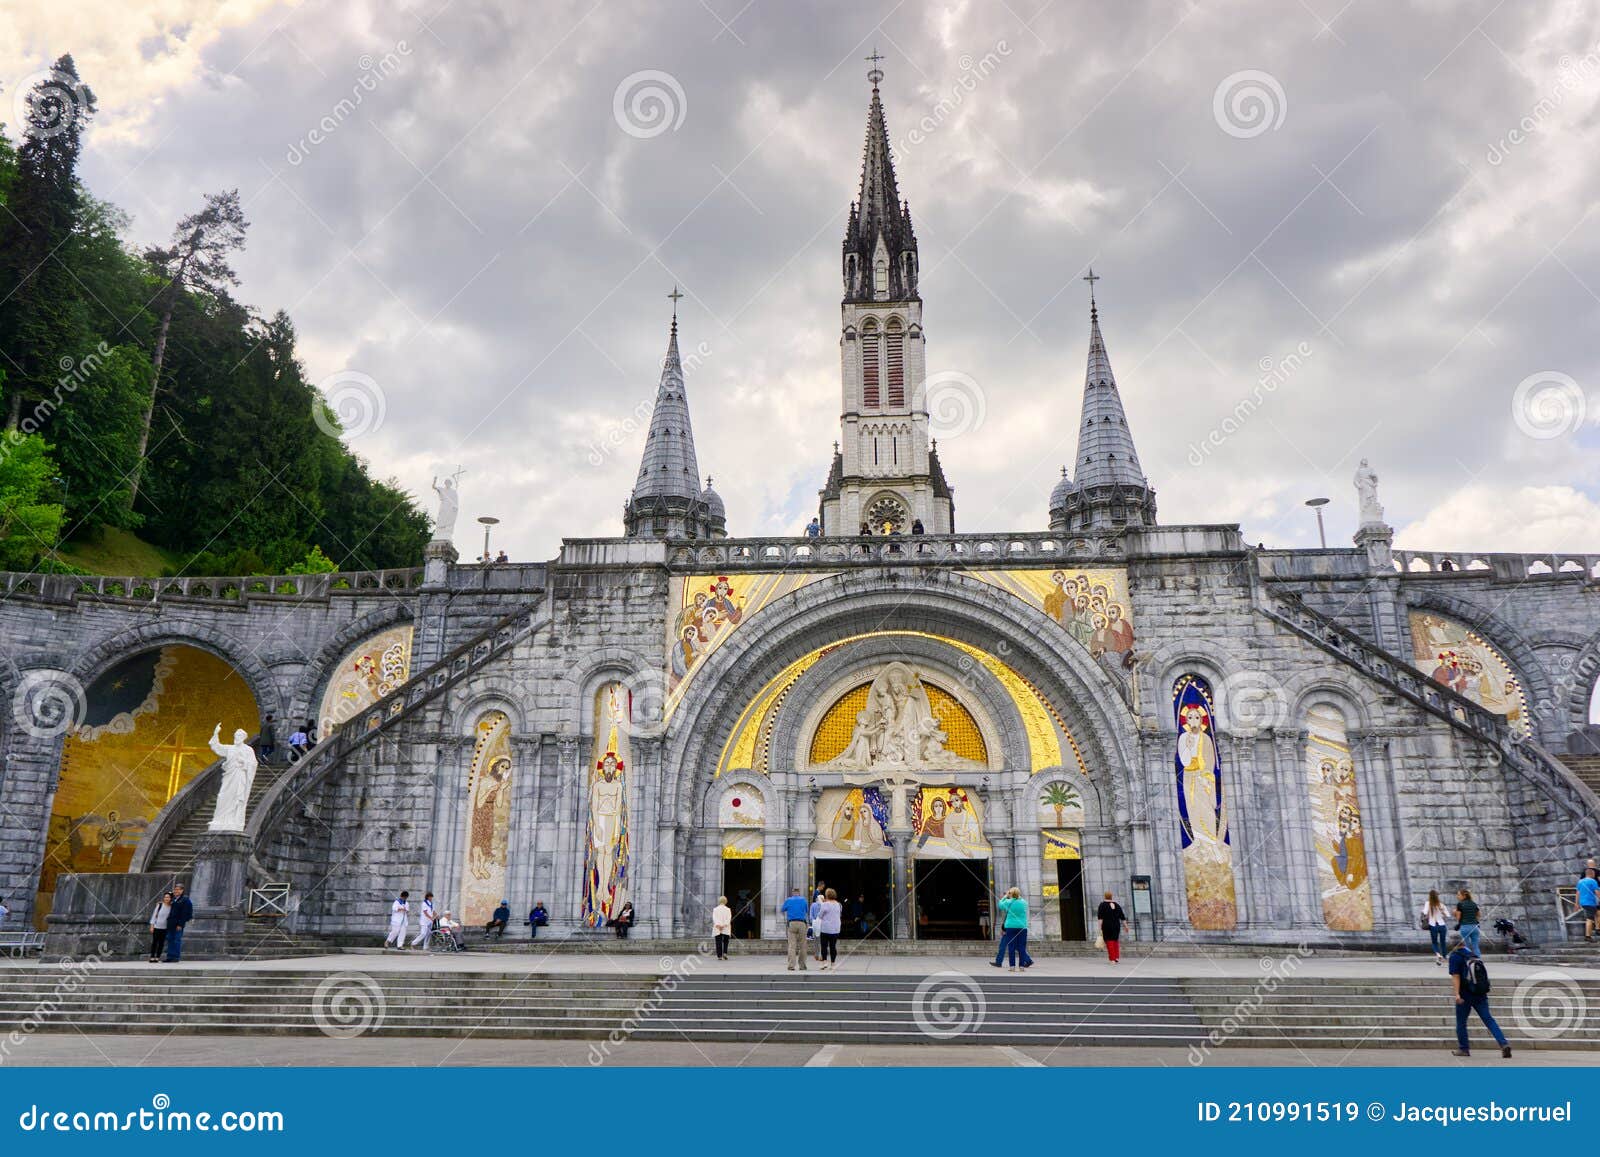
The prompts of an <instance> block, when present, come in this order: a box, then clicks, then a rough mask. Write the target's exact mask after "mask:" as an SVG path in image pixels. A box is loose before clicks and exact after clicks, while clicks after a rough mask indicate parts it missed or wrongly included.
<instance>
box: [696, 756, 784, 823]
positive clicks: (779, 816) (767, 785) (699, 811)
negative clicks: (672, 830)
mask: <svg viewBox="0 0 1600 1157" xmlns="http://www.w3.org/2000/svg"><path fill="white" fill-rule="evenodd" d="M740 785H744V786H747V787H753V788H755V790H756V791H758V792H760V793H761V806H762V807H763V808H764V809H765V812H766V823H765V825H764V827H766V828H767V829H775V830H782V829H783V828H785V827H787V826H788V824H789V815H788V801H787V800H785V799H784V797H783V793H782V792H780V791H779V790H778V786H777V785H776V784H775V783H773V782H772V779H771V777H769V776H766V775H763V774H761V772H759V771H750V770H749V769H741V770H739V771H735V772H730V773H729V774H727V775H725V776H723V777H721V778H720V779H710V780H707V781H706V783H705V790H704V791H702V792H701V795H700V801H699V806H698V807H697V808H696V813H695V826H696V827H698V828H704V829H712V828H715V827H717V826H718V822H719V821H718V814H717V813H718V809H719V808H720V807H721V806H722V797H723V795H724V793H726V792H727V791H728V790H730V789H732V788H736V787H739V786H740Z"/></svg>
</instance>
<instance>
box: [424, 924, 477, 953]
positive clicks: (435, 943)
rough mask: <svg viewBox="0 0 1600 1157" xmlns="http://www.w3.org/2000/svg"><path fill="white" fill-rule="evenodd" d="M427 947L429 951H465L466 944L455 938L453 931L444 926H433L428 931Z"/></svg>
mask: <svg viewBox="0 0 1600 1157" xmlns="http://www.w3.org/2000/svg"><path fill="white" fill-rule="evenodd" d="M426 947H427V949H428V951H429V952H465V951H466V950H467V946H466V945H465V944H464V943H462V942H461V941H460V940H457V939H456V937H455V933H453V932H451V931H449V930H448V929H445V928H435V929H434V930H433V931H432V932H430V933H428V943H427V946H426Z"/></svg>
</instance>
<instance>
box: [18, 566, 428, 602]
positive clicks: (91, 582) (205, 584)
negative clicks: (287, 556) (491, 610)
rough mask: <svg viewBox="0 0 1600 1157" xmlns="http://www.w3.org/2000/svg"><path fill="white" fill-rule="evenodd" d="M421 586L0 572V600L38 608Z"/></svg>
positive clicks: (361, 574)
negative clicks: (33, 602)
mask: <svg viewBox="0 0 1600 1157" xmlns="http://www.w3.org/2000/svg"><path fill="white" fill-rule="evenodd" d="M421 585H422V568H421V567H405V568H402V569H396V570H359V571H338V572H335V573H332V574H287V575H232V576H211V575H192V576H187V577H175V578H148V577H141V576H138V575H76V574H71V575H68V574H35V573H31V572H23V571H6V572H0V596H3V597H5V598H36V599H39V600H40V601H41V602H49V603H74V602H78V601H80V600H90V601H105V600H127V601H130V602H142V603H158V602H166V601H169V600H174V599H187V600H195V601H200V602H244V601H250V600H254V599H287V600H290V601H294V602H305V601H307V600H318V601H323V600H326V599H328V598H329V597H331V596H333V595H341V594H366V593H371V592H374V591H409V590H414V589H416V588H417V587H419V586H421Z"/></svg>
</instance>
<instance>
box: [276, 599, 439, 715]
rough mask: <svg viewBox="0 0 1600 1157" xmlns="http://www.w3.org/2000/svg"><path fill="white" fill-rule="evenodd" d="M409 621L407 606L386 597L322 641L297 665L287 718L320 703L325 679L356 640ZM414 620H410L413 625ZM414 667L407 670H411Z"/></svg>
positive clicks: (352, 647) (356, 642)
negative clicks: (374, 607)
mask: <svg viewBox="0 0 1600 1157" xmlns="http://www.w3.org/2000/svg"><path fill="white" fill-rule="evenodd" d="M411 621H412V614H411V606H410V604H408V603H405V602H402V601H401V600H399V599H394V600H391V601H389V602H388V603H387V604H386V605H384V606H382V607H380V608H379V609H378V610H375V611H369V612H368V613H367V614H365V615H362V616H361V617H360V618H359V619H356V620H354V621H353V622H349V623H346V624H345V625H344V626H343V627H341V628H339V630H338V631H337V632H336V633H335V634H334V635H332V636H331V637H330V638H329V639H328V640H327V641H326V642H325V643H323V645H322V647H321V649H320V650H318V651H317V653H316V655H315V656H313V657H312V659H311V660H310V661H309V662H307V663H306V665H305V666H304V667H303V668H302V669H301V672H300V677H299V678H298V679H297V680H296V682H295V687H294V692H293V694H292V696H291V697H290V699H289V711H288V718H290V719H309V718H311V713H312V712H313V711H316V710H317V709H318V708H319V707H320V706H321V704H322V696H323V694H324V693H325V692H326V691H327V688H328V683H329V681H330V680H331V679H332V678H333V674H334V672H335V671H336V670H337V669H338V666H339V664H340V663H341V662H342V661H343V660H344V657H345V656H346V655H347V654H349V652H350V651H351V650H352V649H354V648H355V646H356V645H357V644H358V643H362V642H365V641H366V640H367V639H370V638H371V637H372V636H373V635H376V634H379V633H381V632H383V631H386V630H388V629H389V628H390V627H397V626H399V625H401V624H402V623H405V622H411ZM414 626H415V624H414V623H413V628H414ZM415 673H416V672H415V671H412V672H410V674H415Z"/></svg>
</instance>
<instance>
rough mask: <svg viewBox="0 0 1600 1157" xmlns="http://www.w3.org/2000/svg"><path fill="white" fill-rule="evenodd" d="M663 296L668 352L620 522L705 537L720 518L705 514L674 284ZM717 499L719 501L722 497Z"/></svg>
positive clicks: (637, 531)
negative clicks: (668, 304) (668, 303)
mask: <svg viewBox="0 0 1600 1157" xmlns="http://www.w3.org/2000/svg"><path fill="white" fill-rule="evenodd" d="M668 296H670V297H671V298H672V329H671V332H670V334H669V336H668V338H667V356H666V358H665V359H664V360H663V361H662V363H661V382H660V384H659V385H658V386H657V387H656V402H655V408H654V409H653V410H651V412H650V432H649V433H648V434H647V435H646V436H645V443H644V455H643V457H642V458H641V459H640V461H639V477H638V479H637V480H636V481H635V482H634V484H633V495H632V496H631V497H630V498H629V499H628V504H627V506H625V507H624V508H623V515H622V518H623V525H624V529H625V532H626V534H627V535H628V537H629V538H709V537H712V536H713V534H716V533H718V532H719V531H720V530H721V526H720V525H717V526H715V527H714V526H713V525H712V522H713V521H714V522H715V523H717V524H720V523H721V522H722V518H721V517H720V515H719V517H718V518H717V519H715V520H710V519H708V518H707V513H708V511H707V503H706V501H705V499H704V498H703V497H702V495H701V490H700V465H699V462H698V461H697V460H696V457H695V452H694V428H693V427H692V426H691V425H690V422H689V398H688V395H687V394H686V393H685V391H684V383H683V361H682V359H681V358H680V357H679V355H678V299H679V298H681V297H682V296H683V295H682V294H681V293H679V292H678V289H677V287H676V286H674V287H673V289H672V293H671V294H669V295H668ZM717 501H718V504H719V505H720V503H721V499H720V498H719V499H718V500H717Z"/></svg>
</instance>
